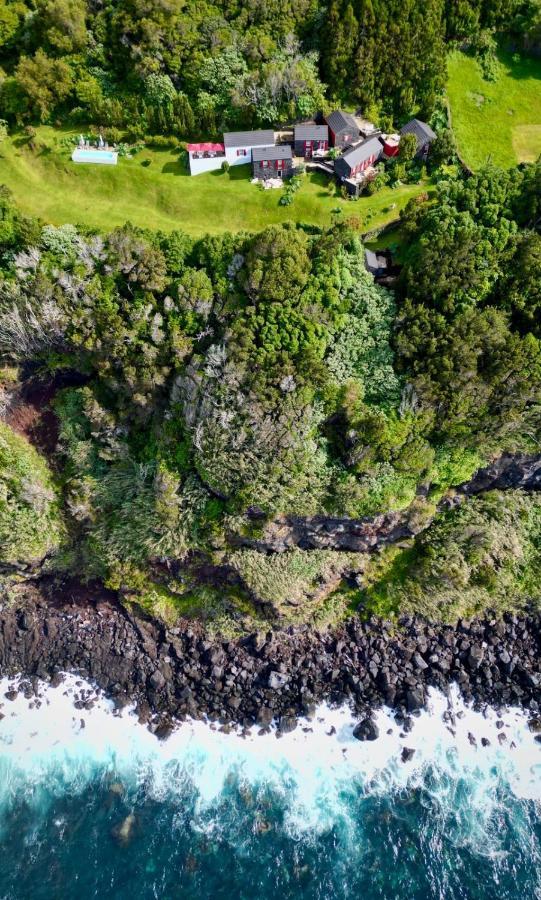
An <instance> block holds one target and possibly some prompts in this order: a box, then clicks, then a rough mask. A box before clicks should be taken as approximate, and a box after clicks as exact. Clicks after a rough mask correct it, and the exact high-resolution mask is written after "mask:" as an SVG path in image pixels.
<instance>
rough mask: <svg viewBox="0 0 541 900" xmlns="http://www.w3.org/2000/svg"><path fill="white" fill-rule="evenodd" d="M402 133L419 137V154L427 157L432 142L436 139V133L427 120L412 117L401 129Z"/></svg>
mask: <svg viewBox="0 0 541 900" xmlns="http://www.w3.org/2000/svg"><path fill="white" fill-rule="evenodd" d="M400 134H401V135H402V134H414V135H415V137H416V138H417V156H422V157H427V156H428V151H429V150H430V144H431V143H432V141H434V140H435V139H436V134H435V132H434V131H433V130H432V128H431V127H430V125H427V124H426V122H421V120H420V119H412V120H411V122H408V123H407V125H404V127H403V128H401V129H400Z"/></svg>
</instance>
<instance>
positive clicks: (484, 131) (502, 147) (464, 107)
mask: <svg viewBox="0 0 541 900" xmlns="http://www.w3.org/2000/svg"><path fill="white" fill-rule="evenodd" d="M498 60H499V65H498V69H497V76H496V80H495V81H488V80H487V79H485V78H484V77H483V73H482V70H481V67H480V65H479V63H478V62H477V60H476V59H474V58H473V57H472V56H467V55H466V54H464V53H461V52H459V51H454V52H453V53H451V54H450V56H449V80H448V83H447V96H448V99H449V105H450V109H451V117H452V125H453V130H454V133H455V137H456V141H457V145H458V149H459V152H460V155H461V156H462V159H463V160H464V162H465V163H466V164H467V165H469V166H471V168H472V169H478V168H479V167H480V166H482V165H484V164H485V163H486V162H491V163H493V164H494V165H497V166H501V167H502V168H510V167H511V166H514V165H516V164H517V163H519V162H533V161H535V160H536V159H537V157H538V155H539V154H540V153H541V60H539V59H533V58H532V57H527V56H522V55H520V54H510V53H506V52H503V51H501V52H500V53H499V54H498Z"/></svg>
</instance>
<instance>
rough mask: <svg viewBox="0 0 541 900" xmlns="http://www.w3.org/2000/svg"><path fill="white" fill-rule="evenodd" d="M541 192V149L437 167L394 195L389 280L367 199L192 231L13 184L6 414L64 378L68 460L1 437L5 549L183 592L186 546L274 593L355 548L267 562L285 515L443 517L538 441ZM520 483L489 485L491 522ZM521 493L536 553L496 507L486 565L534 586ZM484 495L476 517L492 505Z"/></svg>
mask: <svg viewBox="0 0 541 900" xmlns="http://www.w3.org/2000/svg"><path fill="white" fill-rule="evenodd" d="M540 204H541V165H540V164H537V165H531V166H525V167H522V168H520V169H514V170H511V171H509V172H507V173H505V172H502V171H498V170H495V169H487V170H485V171H483V172H481V173H479V174H478V175H475V176H472V177H469V178H465V177H464V176H463V175H462V174H455V175H451V176H450V177H449V178H447V179H442V180H441V181H440V182H439V184H438V187H437V193H436V195H435V196H433V197H430V198H428V197H423V196H421V198H419V199H416V200H413V201H412V202H411V203H410V204H409V206H408V207H407V208H406V210H405V212H404V213H403V215H402V228H403V230H404V232H405V235H406V247H407V249H406V251H405V254H406V255H405V264H404V266H403V269H402V273H401V276H400V279H399V282H398V285H397V288H396V291H393V292H391V291H390V290H388V289H386V288H384V287H381V286H378V285H376V284H375V283H374V281H373V279H372V276H370V275H369V274H368V273H367V272H366V270H365V267H364V250H363V247H362V244H361V242H360V240H359V236H358V231H357V227H356V221H355V218H352V219H351V220H349V221H344V222H341V223H339V224H335V225H334V226H332V227H331V228H329V229H327V230H324V231H321V230H318V229H315V228H307V227H302V226H297V225H294V224H289V225H284V226H272V227H269V228H267V229H266V230H264V231H263V232H261V233H260V234H256V235H248V234H224V235H222V236H219V237H216V236H213V237H206V238H203V239H201V240H196V241H194V240H193V239H191V238H189V237H187V236H186V235H185V234H183V233H182V231H176V232H172V233H168V234H164V233H153V232H145V231H144V230H139V229H135V228H134V227H132V226H130V225H126V226H125V227H123V228H117V229H115V230H114V231H112V232H111V233H110V234H105V235H101V234H92V233H84V232H82V231H81V230H77V229H76V228H75V227H73V226H71V225H64V226H59V227H54V226H51V225H43V224H42V223H40V222H38V221H36V220H33V219H29V218H26V217H24V216H22V215H21V214H20V213H19V212H18V210H17V208H16V207H15V206H14V204H13V202H12V201H11V199H10V197H9V196H8V195H7V193H6V192H4V194H3V196H2V198H1V209H2V216H1V232H0V240H1V248H2V257H1V259H2V272H1V281H0V310H1V313H0V352H1V354H2V357H3V359H4V363H5V365H6V368H5V370H4V373H3V379H2V381H3V395H2V405H3V408H4V413H5V415H6V416H7V419H8V421H9V410H10V408H11V407H14V406H15V407H16V405H17V392H18V391H19V390H20V381H21V376H22V377H23V379H24V378H28V377H31V376H33V377H39V378H40V379H41V380H42V381H43V380H45V382H47V383H51V380H52V381H54V383H55V384H56V386H57V387H58V388H59V389H58V390H57V392H56V394H55V396H54V400H53V404H54V410H55V413H56V417H57V422H58V426H57V427H58V434H57V435H56V439H57V443H56V452H55V453H54V458H53V461H52V469H51V468H50V467H49V466H48V465H47V464H46V462H45V461H44V459H43V458H42V457H41V456H39V455H38V454H36V451H35V449H33V448H31V447H29V446H28V445H26V444H25V442H24V440H23V439H22V438H20V437H18V436H17V435H14V434H13V433H11V432H10V430H9V429H8V428H7V427H6V426H3V432H2V435H0V437H1V453H2V457H3V463H4V464H3V466H2V476H1V477H2V503H1V504H0V532H1V534H2V560H3V564H4V566H8V568H9V567H10V566H12V567H14V568H15V570H17V567H18V566H19V564H20V563H21V561H28V560H32V559H34V560H35V559H42V558H45V559H46V560H47V561H48V562H47V565H48V566H49V567H50V568H51V569H52V570H54V571H56V572H64V573H69V572H72V573H77V574H79V575H81V573H82V574H83V575H84V577H87V578H99V579H101V580H103V581H104V582H105V583H106V584H107V585H109V586H111V587H113V588H116V589H121V590H122V591H124V592H127V593H128V594H129V593H132V592H136V593H137V592H138V593H139V595H140V596H143V597H145V596H151V597H153V598H154V599H153V601H152V602H157V600H158V599H160V598H161V599H163V596H162V594H163V592H165V594H166V596H167V597H169V593H168V592H169V591H171V590H172V591H173V595H174V596H176V594H179V595H184V594H190V592H191V591H192V589H193V584H192V583H191V581H190V575H189V572H190V565H191V564H192V563H193V562H194V560H195V561H196V562H197V564H198V565H200V564H201V561H202V560H206V562H207V563H208V564H211V565H212V566H214V567H216V566H222V567H224V566H226V567H227V566H231V565H232V566H233V567H234V569H235V571H237V572H239V573H241V576H242V583H243V584H244V585H245V586H246V585H248V587H250V588H251V589H252V594H255V595H257V596H258V597H259V598H260V599H262V600H266V599H270V598H269V597H268V595H269V593H271V592H272V588H271V590H270V591H269V585H271V586H274V590H275V592H276V593H279V583H280V580H281V583H282V587H283V585H284V584H286V585H290V586H291V585H293V584H295V583H296V581H299V584H300V587H299V598H300V600H302V597H303V590H304V591H306V583H308V584H309V585H311V587H312V588H313V587H314V585H315V584H317V582H318V580H320V579H324V578H325V577H327V578H328V577H331V576H336V575H339V574H340V564H341V565H342V569H348V568H349V569H351V568H355V567H357V568H358V567H359V566H360V567H361V568H362V561H361V560H359V559H358V558H357V559H356V560H352V559H351V555H348V554H340V553H338V554H335V555H334V556H333V553H332V551H331V552H330V554H329V553H328V552H316V553H313V554H311V553H306V552H304V551H302V550H300V549H299V550H294V551H292V552H288V553H286V554H285V555H281V556H280V555H279V558H278V559H276V560H274V561H273V560H272V558H271V559H267V561H266V562H264V560H265V557H264V555H262V554H260V553H258V552H257V551H254V550H250V549H249V546H250V543H251V542H252V543H253V542H254V541H255V542H256V543H257V539H258V538H259V537H260V536H261V535H262V534H263V533H264V531H265V529H266V528H267V527H268V525H269V523H272V522H277V521H279V520H280V517H281V516H283V515H287V514H291V513H294V514H295V515H296V516H300V517H303V516H304V517H309V516H313V515H316V514H325V515H327V516H332V517H344V516H345V517H353V518H360V517H365V516H375V515H378V514H380V513H384V512H388V511H390V510H391V511H392V510H404V509H408V510H409V511H410V512H411V513H412V515H414V516H416V517H417V518H418V519H420V520H422V519H423V517H424V518H425V519H427V520H429V519H430V518H431V517H432V516H433V515H434V512H435V505H436V504H437V502H438V500H439V499H440V498H441V497H442V496H443V494H444V493H445V491H446V490H447V489H448V488H449V487H451V486H453V485H457V484H460V483H462V482H464V481H466V480H467V479H468V478H470V477H471V475H472V474H473V473H474V471H475V470H477V469H478V468H479V467H480V466H482V465H483V464H484V463H486V462H487V461H488V460H490V459H492V458H494V457H496V456H498V455H499V454H501V453H502V452H504V451H508V452H518V451H523V452H536V451H537V450H538V439H539V434H540V425H541V420H540V417H541V406H540V403H539V401H540V397H541V333H540V326H539V322H540V316H539V309H540V306H541V294H540V286H541V278H540V275H541V268H540V264H541V236H540V233H539V231H540V226H541V205H540ZM532 502H533V501H532ZM498 503H499V505H500V513H497V512H495V508H496V507H498ZM509 503H511V500H510V499H509V498H507V500H505V499H503V498H500V500H499V501H498V499H497V498H495V499H493V500H492V501H491V504H488V506H487V507H486V509H487V510H488V513H487V515H488V516H489V519H490V520H491V521H492V523H494V521H495V520H498V516H500V517H501V515H503V510H504V508H505V505H506V504H509ZM513 503H515V507H516V508H515V507H512V508H515V513H514V514H513V515H515V518H516V520H517V521H520V522H522V523H523V524H522V526H521V528H522V530H523V531H524V529H526V531H525V532H524V534H527V536H528V537H527V541H528V542H529V543H528V547H529V548H530V549H529V550H528V552H526V551H524V553H522V550H521V551H520V552H519V553H518V556H517V553H515V550H516V547H515V546H514V545H513V544H511V545H510V546H508V545H507V544H505V542H504V545H503V547H502V546H499V545H498V548H496V546H494V542H496V543H498V541H499V540H500V538H501V537H502V535H505V533H506V530H507V526H506V522H507V519H505V518H504V520H502V525H501V526H500V527H499V528H496V527H495V526H494V527H493V524H492V525H491V526H490V528H489V530H488V533H487V535H485V538H484V539H483V541H484V542H483V541H482V542H481V545H480V546H482V547H483V548H484V552H485V555H486V557H487V559H488V560H492V563H493V566H496V568H498V567H500V565H502V566H503V563H500V562H494V560H498V559H499V558H500V557H499V556H498V553H499V554H500V555H501V554H502V553H503V554H504V556H505V554H507V556H506V557H505V558H506V559H507V561H508V562H509V559H508V557H509V556H510V557H511V561H512V565H511V563H510V565H511V572H512V573H514V575H513V577H514V578H515V582H516V583H517V584H518V581H519V580H520V579H522V578H523V577H525V578H526V575H527V573H526V574H525V572H524V571H523V568H524V566H526V568H527V567H528V566H531V565H532V564H533V562H532V560H536V559H537V556H536V553H537V552H539V551H538V550H537V551H536V550H535V548H536V547H540V546H541V540H540V537H541V536H540V533H539V531H537V532H535V529H534V531H532V528H533V524H532V523H538V524H539V513H538V504H537V505H535V506H534V507H532V508H531V509H530V507H529V506H528V504H529V503H530V501H527V500H525V499H524V500H520V498H515V500H514V501H513ZM474 507H475V508H474V509H473V508H472V510H471V512H469V513H468V512H467V511H466V512H462V513H460V515H462V516H465V517H466V520H467V518H468V515H470V516H473V517H474V519H475V520H476V521H477V519H479V518H481V519H482V518H483V510H484V509H485V507H483V506H482V504H481V505H479V504H477V505H475V504H474ZM468 509H469V507H468V506H467V507H466V510H468ZM506 515H509V516H511V515H512V513H511V512H508V513H506ZM475 517H477V518H475ZM525 517H526V520H527V521H526V520H525ZM528 523H530V524H528ZM456 527H457V526H452V525H449V526H446V527H443V526H438V528H439V529H440V530H439V531H437V532H436V533H435V536H434V540H436V541H439V542H440V545H441V542H442V540H443V538H442V535H443V536H444V537H445V534H450V535H452V534H454V533H456ZM446 528H447V530H446ZM453 528H454V531H453ZM468 528H469V526H468ZM468 528H467V529H466V532H467V534H469V535H470V536H471V535H472V534H475V535H476V540H477V538H478V537H479V532H478V529H477V530H476V529H475V528H473V526H471V528H472V529H473V530H468ZM442 529H443V530H442ZM519 531H520V529H518V527H517V530H516V534H517V535H518V533H519ZM536 534H537V537H536ZM430 540H431V532H430V531H429V532H428V538H425V544H424V545H423V546H424V547H425V549H424V550H423V551H422V552H423V553H425V555H426V552H427V549H426V547H427V544H426V541H428V542H430ZM516 540H517V541H518V540H519V537H518V536H517V538H516ZM525 540H526V538H525ZM532 541H533V543H532ZM487 542H488V544H487ZM491 542H492V543H491ZM242 545H244V547H245V549H242ZM475 546H477V544H476V545H475ZM521 547H522V545H521ZM235 548H236V549H235ZM462 551H464V553H466V556H467V553H471V552H472V547H471V546H470V547H469V549H468V548H466V549H464V547H463V548H462ZM534 551H535V552H534ZM418 552H419V553H420V552H421V551H420V550H419V551H418ZM457 552H458V551H457ZM532 554H533V555H532ZM254 555H255V559H256V562H254ZM262 560H263V561H262ZM416 560H417V561H416V565H417V566H421V562H419V559H418V558H417V557H416ZM382 564H383V563H382V562H381V561H380V562H379V563H378V565H380V566H381V565H382ZM487 564H488V563H487ZM389 565H391V566H394V565H396V560H390V561H389ZM464 565H465V563H464ZM517 566H518V568H517ZM508 568H509V566H508ZM419 571H420V572H421V574H422V571H423V570H422V569H421V570H418V572H419ZM452 571H453V567H452V566H450V567H449V572H450V573H452ZM467 571H468V572H470V574H471V577H472V579H473V581H472V593H471V595H470V594H468V591H467V590H466V589H465V588H464V585H462V587H461V593H460V596H461V597H462V601H463V603H462V606H460V607H457V604H456V603H455V604H454V605H453V604H452V603H451V605H450V601H449V596H448V595H446V596H445V598H442V602H441V604H440V607H441V608H440V614H441V615H445V616H447V617H450V616H451V617H452V615H453V614H455V613H457V612H458V611H459V608H464V604H466V608H468V602H470V601H471V603H472V604H473V608H476V604H478V603H479V602H481V603H485V604H486V603H487V602H489V598H490V597H491V592H490V591H485V593H484V594H483V597H482V598H481V599H479V591H478V588H479V583H478V581H476V580H475V579H476V576H475V571H473V574H472V570H471V567H469V568H468V569H467ZM506 571H507V570H506ZM528 571H529V570H528ZM164 573H165V574H164ZM376 574H377V573H376ZM380 575H381V572H380V573H379V575H378V576H377V577H379V576H380ZM425 575H426V573H425ZM515 576H516V577H515ZM370 577H371V578H372V579H373V578H374V577H376V576H370ZM412 577H413V575H412ZM416 577H421V575H419V574H418V575H417V576H416ZM423 577H424V576H423ZM450 577H451V576H450ZM462 577H464V571H462ZM487 577H488V576H487ZM303 579H304V580H303ZM466 580H467V579H466ZM164 584H165V585H169V586H168V587H167V588H165V587H164ZM303 584H304V585H305V587H304V588H303V587H302V585H303ZM505 584H506V590H507V589H508V587H509V584H508V582H505ZM171 585H173V586H172V587H171ZM466 586H467V585H466ZM500 586H501V582H500ZM418 590H421V588H418ZM423 590H424V589H423ZM156 592H157V593H156ZM160 592H162V593H160ZM520 596H522V594H521V592H520V591H519V590H518V588H517V598H520ZM396 602H397V600H396V597H390V598H389V597H388V605H389V606H390V607H393V605H394V606H396ZM381 603H382V594H381V591H379V592H378V591H376V594H375V595H374V604H375V605H376V606H378V604H381ZM436 606H437V604H436ZM432 613H433V614H435V613H434V608H433V607H432Z"/></svg>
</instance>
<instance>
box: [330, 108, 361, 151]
mask: <svg viewBox="0 0 541 900" xmlns="http://www.w3.org/2000/svg"><path fill="white" fill-rule="evenodd" d="M325 121H326V122H327V125H328V126H329V139H330V142H331V146H332V147H339V148H343V147H349V146H350V145H351V144H355V143H357V141H360V140H361V131H360V128H359V126H358V125H357V122H356V121H355V119H354V118H353V116H352V115H350V114H349V113H346V112H342V110H341V109H335V110H334V112H332V113H329V115H328V116H327V117H326V119H325Z"/></svg>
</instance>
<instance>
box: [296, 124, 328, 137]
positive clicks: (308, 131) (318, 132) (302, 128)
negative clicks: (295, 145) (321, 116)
mask: <svg viewBox="0 0 541 900" xmlns="http://www.w3.org/2000/svg"><path fill="white" fill-rule="evenodd" d="M328 139H329V128H328V126H327V125H295V140H296V141H327V140H328Z"/></svg>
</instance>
